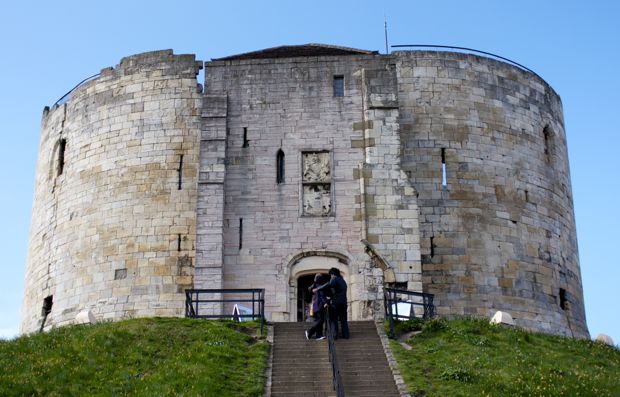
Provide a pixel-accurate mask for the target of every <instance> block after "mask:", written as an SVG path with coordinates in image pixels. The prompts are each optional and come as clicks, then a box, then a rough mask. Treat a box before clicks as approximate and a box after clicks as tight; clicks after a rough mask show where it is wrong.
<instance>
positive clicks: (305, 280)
mask: <svg viewBox="0 0 620 397" xmlns="http://www.w3.org/2000/svg"><path fill="white" fill-rule="evenodd" d="M315 274H316V273H312V274H307V275H305V276H300V277H299V278H298V279H297V321H309V320H310V306H311V305H312V291H310V290H309V288H310V287H311V286H312V284H313V283H314V276H315Z"/></svg>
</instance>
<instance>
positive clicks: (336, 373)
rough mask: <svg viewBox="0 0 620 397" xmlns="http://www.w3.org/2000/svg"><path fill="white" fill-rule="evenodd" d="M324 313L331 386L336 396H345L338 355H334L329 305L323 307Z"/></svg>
mask: <svg viewBox="0 0 620 397" xmlns="http://www.w3.org/2000/svg"><path fill="white" fill-rule="evenodd" d="M325 314H326V317H327V326H326V327H325V328H326V329H327V331H326V334H327V350H328V352H329V361H330V363H331V365H332V386H333V388H334V391H335V392H336V397H345V396H344V386H343V384H342V377H341V376H340V366H339V365H338V357H337V356H336V345H335V343H334V335H333V334H332V327H331V319H330V313H329V306H327V307H326V308H325Z"/></svg>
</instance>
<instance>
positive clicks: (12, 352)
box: [0, 318, 269, 397]
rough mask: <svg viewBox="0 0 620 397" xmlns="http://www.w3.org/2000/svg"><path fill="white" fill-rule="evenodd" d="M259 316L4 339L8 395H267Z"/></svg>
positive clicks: (1, 353) (2, 374) (138, 323)
mask: <svg viewBox="0 0 620 397" xmlns="http://www.w3.org/2000/svg"><path fill="white" fill-rule="evenodd" d="M256 333H257V325H256V324H255V323H243V324H239V323H232V322H227V321H205V320H191V319H180V318H150V319H133V320H127V321H121V322H114V323H102V324H97V325H94V326H73V327H63V328H58V329H55V330H52V331H51V332H48V333H44V334H35V335H31V336H24V337H20V338H17V339H15V340H11V341H0V368H1V369H0V395H2V396H42V395H45V396H84V395H88V396H127V395H131V396H149V397H150V396H261V395H262V394H263V389H264V383H265V378H264V371H265V367H266V362H267V356H268V349H269V348H268V344H267V342H266V341H265V340H264V339H261V338H257V337H255V336H254V335H255V334H256Z"/></svg>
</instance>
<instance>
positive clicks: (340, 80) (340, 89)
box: [334, 75, 344, 97]
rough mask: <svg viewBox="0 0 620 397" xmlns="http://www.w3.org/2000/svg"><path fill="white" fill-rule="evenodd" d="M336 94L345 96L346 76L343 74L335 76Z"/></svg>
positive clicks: (336, 95)
mask: <svg viewBox="0 0 620 397" xmlns="http://www.w3.org/2000/svg"><path fill="white" fill-rule="evenodd" d="M334 96H335V97H343V96H344V76H342V75H338V76H334Z"/></svg>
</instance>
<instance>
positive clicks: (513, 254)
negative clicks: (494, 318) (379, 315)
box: [395, 51, 588, 337]
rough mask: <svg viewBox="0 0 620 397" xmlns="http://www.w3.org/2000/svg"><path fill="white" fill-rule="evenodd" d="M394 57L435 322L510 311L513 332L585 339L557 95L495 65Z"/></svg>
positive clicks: (416, 54)
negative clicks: (436, 314) (442, 318)
mask: <svg viewBox="0 0 620 397" xmlns="http://www.w3.org/2000/svg"><path fill="white" fill-rule="evenodd" d="M395 58H396V59H397V70H398V73H399V90H400V91H399V97H400V102H401V103H400V105H401V107H400V115H401V120H400V122H401V134H402V141H403V142H404V148H403V153H402V156H403V168H404V169H405V170H406V172H407V173H408V174H409V176H410V178H411V181H412V183H413V184H414V186H415V187H416V189H417V191H418V192H419V198H418V205H419V207H420V233H421V236H420V241H421V250H422V279H423V285H424V290H425V292H430V293H433V294H435V297H436V304H437V306H438V312H439V314H440V315H448V316H453V315H482V316H485V317H489V316H491V315H492V314H493V312H494V311H496V310H503V311H507V312H510V313H511V314H512V316H513V317H515V319H516V323H517V325H518V326H522V327H526V328H529V329H535V330H539V331H545V332H550V333H555V334H564V335H572V336H577V337H587V336H588V330H587V326H586V321H585V310H584V303H583V292H582V286H581V275H580V268H579V257H578V251H577V236H576V227H575V219H574V211H573V202H572V197H571V183H570V172H569V163H568V154H567V147H566V135H565V132H564V120H563V114H562V104H561V101H560V98H559V96H558V95H557V94H556V93H555V92H554V91H553V89H552V88H551V87H550V86H549V85H548V84H547V83H546V82H544V81H543V80H541V79H540V78H539V77H538V76H536V75H534V74H533V73H529V72H525V71H523V70H521V69H519V68H516V67H514V66H512V65H509V64H506V63H503V62H498V61H495V60H491V59H488V58H483V57H479V56H473V55H466V54H457V53H450V52H435V51H412V52H397V53H395Z"/></svg>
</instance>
